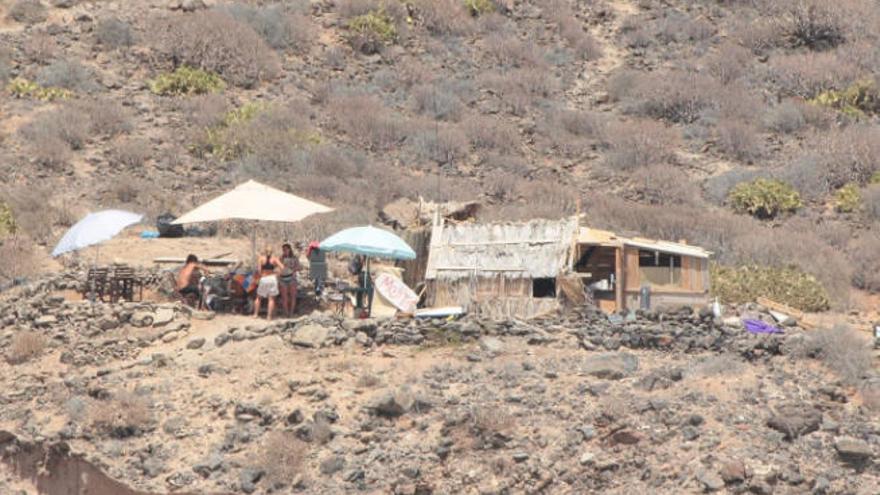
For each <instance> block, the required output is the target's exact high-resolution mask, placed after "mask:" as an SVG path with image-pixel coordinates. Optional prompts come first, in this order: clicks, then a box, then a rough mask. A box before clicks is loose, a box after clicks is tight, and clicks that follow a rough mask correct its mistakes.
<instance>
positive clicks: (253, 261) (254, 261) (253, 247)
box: [251, 225, 257, 266]
mask: <svg viewBox="0 0 880 495" xmlns="http://www.w3.org/2000/svg"><path fill="white" fill-rule="evenodd" d="M256 264H257V226H256V225H254V228H253V229H252V230H251V266H256Z"/></svg>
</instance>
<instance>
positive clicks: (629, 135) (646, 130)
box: [604, 120, 677, 172]
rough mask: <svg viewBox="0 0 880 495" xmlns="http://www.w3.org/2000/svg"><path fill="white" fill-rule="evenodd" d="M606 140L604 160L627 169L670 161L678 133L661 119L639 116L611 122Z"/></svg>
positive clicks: (618, 168) (610, 165)
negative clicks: (630, 119)
mask: <svg viewBox="0 0 880 495" xmlns="http://www.w3.org/2000/svg"><path fill="white" fill-rule="evenodd" d="M604 141H605V143H606V146H607V152H606V154H605V164H606V165H608V166H609V167H611V168H612V169H613V170H621V171H624V172H628V171H632V170H634V169H636V168H639V167H645V166H647V165H651V164H656V163H664V162H668V161H670V160H671V159H672V157H673V149H674V146H675V143H676V141H677V135H676V134H675V133H674V132H673V131H672V130H671V129H669V128H667V127H666V126H664V125H663V124H661V123H658V122H653V121H649V120H636V121H627V122H618V123H614V124H611V125H609V127H608V131H607V133H606V136H605V139H604Z"/></svg>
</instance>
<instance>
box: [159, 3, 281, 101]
mask: <svg viewBox="0 0 880 495" xmlns="http://www.w3.org/2000/svg"><path fill="white" fill-rule="evenodd" d="M152 31H153V32H154V33H156V37H155V38H154V39H153V40H152V44H153V47H154V48H155V50H156V51H157V52H158V53H159V54H161V55H162V56H163V57H164V59H165V60H167V61H168V62H170V63H171V64H172V65H173V66H174V67H175V68H176V67H178V66H181V65H188V66H192V67H196V68H199V69H203V70H206V71H209V72H214V73H217V74H220V75H221V76H222V77H223V79H225V80H226V81H228V82H231V83H233V84H235V85H237V86H241V87H245V88H250V87H253V86H255V85H256V84H258V83H259V82H261V81H265V80H269V79H272V78H274V77H275V76H276V75H278V72H279V71H280V62H279V60H278V55H277V54H276V53H275V52H274V51H273V50H272V48H271V47H270V46H269V45H268V44H266V42H265V41H264V40H263V39H262V38H261V37H260V35H259V34H257V32H256V31H254V29H253V28H252V27H250V26H249V25H247V24H245V23H244V22H241V21H238V20H236V19H234V18H233V17H232V16H230V15H229V14H226V13H223V12H219V11H214V10H205V11H200V12H197V13H194V14H188V15H172V16H170V17H167V18H165V19H161V20H159V21H158V22H157V24H156V25H155V26H154V27H153V28H152Z"/></svg>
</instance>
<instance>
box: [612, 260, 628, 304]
mask: <svg viewBox="0 0 880 495" xmlns="http://www.w3.org/2000/svg"><path fill="white" fill-rule="evenodd" d="M614 278H615V280H614V304H615V306H617V311H622V310H623V286H624V284H625V283H626V277H625V276H624V273H623V248H617V249H615V250H614Z"/></svg>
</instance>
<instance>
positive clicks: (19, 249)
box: [0, 234, 38, 283]
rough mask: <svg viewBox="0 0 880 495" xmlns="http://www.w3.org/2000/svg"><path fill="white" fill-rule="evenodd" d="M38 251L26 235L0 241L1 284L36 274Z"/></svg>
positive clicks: (9, 237)
mask: <svg viewBox="0 0 880 495" xmlns="http://www.w3.org/2000/svg"><path fill="white" fill-rule="evenodd" d="M36 249H37V246H36V245H35V244H34V243H33V241H31V239H30V238H28V237H27V236H25V235H21V234H15V235H12V236H7V237H5V238H3V239H2V240H0V283H6V282H9V281H12V280H15V279H17V278H21V277H27V276H29V275H31V274H32V273H34V272H35V270H36V269H37V267H38V264H37V255H36Z"/></svg>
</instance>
